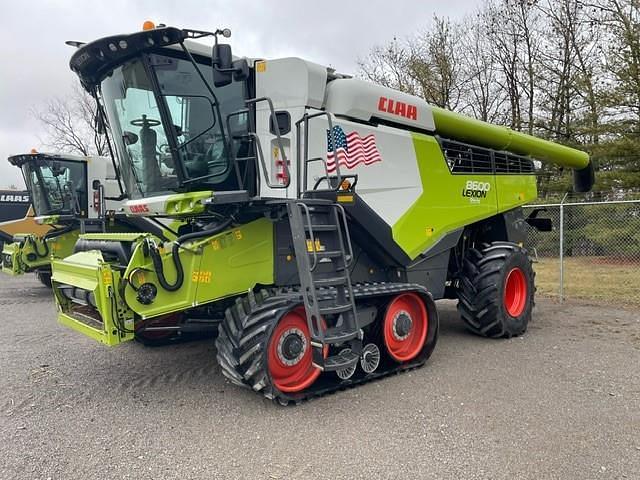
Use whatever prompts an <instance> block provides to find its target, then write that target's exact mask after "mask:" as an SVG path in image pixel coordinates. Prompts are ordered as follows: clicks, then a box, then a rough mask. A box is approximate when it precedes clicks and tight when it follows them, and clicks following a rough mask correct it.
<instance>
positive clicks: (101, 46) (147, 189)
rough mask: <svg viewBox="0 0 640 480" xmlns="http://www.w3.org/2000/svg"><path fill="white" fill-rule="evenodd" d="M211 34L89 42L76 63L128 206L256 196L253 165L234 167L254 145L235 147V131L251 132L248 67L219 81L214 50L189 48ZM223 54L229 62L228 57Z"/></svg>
mask: <svg viewBox="0 0 640 480" xmlns="http://www.w3.org/2000/svg"><path fill="white" fill-rule="evenodd" d="M207 35H215V34H214V33H208V32H194V31H188V30H179V29H176V28H170V27H161V28H154V29H151V30H147V31H142V32H138V33H134V34H130V35H119V36H115V37H107V38H103V39H100V40H97V41H94V42H91V43H89V44H86V45H83V46H81V47H80V48H79V49H78V51H77V52H76V53H75V54H74V55H73V57H72V59H71V68H72V69H73V70H74V71H75V72H76V73H77V74H78V75H79V76H80V79H81V81H82V83H83V85H84V86H85V88H87V90H89V91H90V92H92V93H94V94H95V96H96V98H97V99H98V101H99V102H100V105H101V109H102V110H101V111H103V112H104V113H105V114H106V120H107V123H108V125H109V128H110V133H111V137H112V138H113V140H114V143H115V150H116V153H117V156H118V158H119V163H120V174H121V177H122V179H123V180H124V184H125V188H126V190H127V193H128V196H129V198H131V199H139V198H147V197H152V196H161V195H166V194H171V193H174V192H188V191H202V190H212V191H218V192H220V191H236V190H244V189H246V190H249V191H250V194H251V195H255V193H256V191H257V189H256V178H255V167H254V165H253V164H252V163H251V162H236V161H235V158H237V157H245V156H248V155H249V154H250V152H246V150H247V148H249V142H244V143H243V142H232V141H230V138H231V136H232V135H234V134H235V133H234V132H243V133H246V132H248V131H249V125H248V122H249V120H248V116H249V114H250V113H249V110H248V109H246V105H245V101H246V100H247V98H248V94H249V91H250V85H249V81H248V80H249V79H248V67H247V66H246V61H242V62H244V68H239V69H236V68H235V67H234V65H232V64H228V65H224V67H225V69H226V70H228V72H223V77H224V78H223V79H222V81H220V78H219V77H220V71H218V72H216V69H215V68H213V69H212V55H211V50H209V55H206V54H205V51H204V49H203V48H202V46H201V45H198V46H197V47H195V46H194V44H193V43H190V42H188V41H187V43H188V44H189V45H185V40H186V39H187V38H199V37H201V36H207ZM225 36H226V35H225ZM216 38H217V37H216ZM219 47H227V48H228V46H226V45H220V46H218V45H217V41H216V46H215V47H214V49H213V53H214V54H215V52H216V49H217V48H219ZM224 53H226V54H227V55H226V57H227V58H228V59H229V60H230V59H231V52H230V50H225V52H224ZM214 63H215V61H214ZM227 63H229V62H227ZM234 63H235V62H234ZM218 70H220V69H218ZM238 72H240V73H238ZM216 73H218V75H217V76H216ZM227 73H229V74H228V75H227ZM239 112H240V114H239ZM243 149H244V150H245V151H243Z"/></svg>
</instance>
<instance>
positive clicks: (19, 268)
mask: <svg viewBox="0 0 640 480" xmlns="http://www.w3.org/2000/svg"><path fill="white" fill-rule="evenodd" d="M79 232H80V231H79V230H77V229H76V230H71V231H70V232H67V233H64V234H62V235H59V236H57V237H54V238H51V239H49V240H47V241H46V242H47V245H48V247H49V255H46V256H44V257H40V256H38V255H37V253H36V249H37V250H38V251H39V252H43V251H44V249H45V246H44V242H45V240H44V237H39V236H37V235H33V234H30V233H29V234H24V235H16V236H22V237H23V238H24V240H23V241H22V242H14V243H10V244H6V245H5V246H4V248H3V249H2V271H3V272H4V273H7V274H9V275H22V274H24V273H27V272H32V271H34V270H36V269H38V268H42V267H46V266H48V265H49V264H50V263H51V256H52V255H53V256H54V257H57V258H64V257H66V256H67V255H70V254H71V253H72V252H73V247H74V245H75V244H76V241H77V240H78V234H79ZM34 256H35V258H34Z"/></svg>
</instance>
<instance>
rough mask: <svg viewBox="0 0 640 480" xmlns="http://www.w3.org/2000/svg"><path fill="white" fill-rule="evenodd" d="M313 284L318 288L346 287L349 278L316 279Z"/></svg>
mask: <svg viewBox="0 0 640 480" xmlns="http://www.w3.org/2000/svg"><path fill="white" fill-rule="evenodd" d="M313 284H314V285H315V286H316V287H333V286H336V285H346V284H347V277H330V278H319V279H317V280H316V279H314V280H313Z"/></svg>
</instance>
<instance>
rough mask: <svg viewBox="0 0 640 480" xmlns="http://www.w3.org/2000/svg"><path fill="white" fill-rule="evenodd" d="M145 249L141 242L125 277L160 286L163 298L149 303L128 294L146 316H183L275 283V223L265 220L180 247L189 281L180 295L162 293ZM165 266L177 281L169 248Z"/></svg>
mask: <svg viewBox="0 0 640 480" xmlns="http://www.w3.org/2000/svg"><path fill="white" fill-rule="evenodd" d="M142 247H143V245H142V243H138V245H137V246H136V248H135V250H134V253H133V256H132V257H131V261H130V262H129V266H128V267H127V269H126V271H125V273H124V276H125V278H131V281H133V282H135V284H137V285H140V284H142V283H145V282H151V283H153V284H154V285H156V286H157V287H158V296H157V298H156V300H155V301H154V302H153V303H151V304H150V305H143V304H141V303H140V302H138V300H137V299H136V292H135V291H134V290H133V289H132V288H127V289H126V290H125V299H126V302H127V304H128V305H129V306H130V307H131V308H132V309H133V310H134V311H135V312H136V313H137V314H138V315H140V316H141V317H142V318H148V317H154V316H158V315H163V314H167V313H173V312H178V311H182V310H185V309H188V308H191V307H195V306H198V305H201V304H203V303H208V302H212V301H215V300H219V299H221V298H224V297H228V296H230V295H235V294H239V293H242V292H246V291H247V290H249V289H251V288H253V287H254V286H255V285H256V284H264V285H270V284H273V275H274V265H273V262H274V256H273V252H274V244H273V224H272V223H271V222H270V221H269V220H267V219H266V218H265V219H260V220H256V221H253V222H250V223H247V224H245V225H242V226H240V227H237V228H233V229H231V230H227V231H224V232H222V233H220V234H218V235H215V236H211V237H205V238H203V239H201V240H197V241H194V242H191V243H189V244H188V245H187V246H186V248H183V249H181V251H180V259H181V261H182V266H183V269H184V272H185V279H184V285H183V286H182V288H180V289H178V290H177V291H175V292H168V291H165V290H163V289H162V287H161V286H160V283H159V282H158V278H157V276H156V274H155V272H154V268H153V264H152V263H151V259H150V258H149V257H145V256H144V253H143V248H142ZM162 262H163V269H164V273H165V277H166V278H167V280H168V281H169V282H170V283H173V281H174V280H175V278H176V270H175V266H174V265H173V260H172V257H171V248H170V247H169V246H167V248H166V249H165V252H164V254H163V255H162ZM140 268H142V269H143V270H142V271H141V270H140ZM136 270H137V272H136ZM132 274H134V275H133V277H131V276H132Z"/></svg>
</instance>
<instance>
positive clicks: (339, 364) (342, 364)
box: [324, 351, 360, 372]
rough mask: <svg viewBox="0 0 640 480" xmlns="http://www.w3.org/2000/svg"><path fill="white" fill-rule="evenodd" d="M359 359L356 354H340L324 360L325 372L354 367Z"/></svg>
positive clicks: (349, 352)
mask: <svg viewBox="0 0 640 480" xmlns="http://www.w3.org/2000/svg"><path fill="white" fill-rule="evenodd" d="M359 359H360V355H358V354H357V353H355V352H351V351H347V352H340V353H338V354H337V355H333V356H331V357H327V358H325V359H324V370H325V372H335V371H336V370H342V369H344V368H349V367H353V366H354V365H355V364H356V363H358V360H359Z"/></svg>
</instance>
